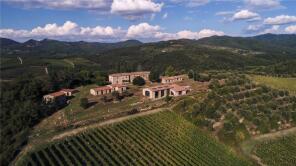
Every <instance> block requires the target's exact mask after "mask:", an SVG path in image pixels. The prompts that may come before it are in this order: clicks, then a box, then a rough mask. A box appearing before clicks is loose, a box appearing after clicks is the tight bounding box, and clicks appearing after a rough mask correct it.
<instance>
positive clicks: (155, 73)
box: [149, 70, 160, 82]
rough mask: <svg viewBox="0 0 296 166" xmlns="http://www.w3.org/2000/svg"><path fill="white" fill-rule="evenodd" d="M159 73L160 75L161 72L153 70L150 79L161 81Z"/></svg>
mask: <svg viewBox="0 0 296 166" xmlns="http://www.w3.org/2000/svg"><path fill="white" fill-rule="evenodd" d="M159 75H160V73H159V72H157V71H155V70H152V71H151V72H150V75H149V80H150V81H152V82H159V81H160V79H159Z"/></svg>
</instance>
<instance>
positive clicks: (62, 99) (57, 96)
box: [43, 91, 67, 104]
mask: <svg viewBox="0 0 296 166" xmlns="http://www.w3.org/2000/svg"><path fill="white" fill-rule="evenodd" d="M43 100H44V102H45V103H54V102H55V103H57V104H66V103H67V98H66V95H65V93H64V92H61V91H58V92H54V93H50V94H47V95H44V96H43Z"/></svg>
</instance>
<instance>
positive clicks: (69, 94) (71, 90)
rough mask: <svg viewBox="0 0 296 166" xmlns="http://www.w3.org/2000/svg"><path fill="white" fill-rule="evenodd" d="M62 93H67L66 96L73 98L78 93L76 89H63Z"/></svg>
mask: <svg viewBox="0 0 296 166" xmlns="http://www.w3.org/2000/svg"><path fill="white" fill-rule="evenodd" d="M60 91H61V92H63V93H65V95H66V96H73V94H74V93H76V92H77V90H76V89H62V90H60Z"/></svg>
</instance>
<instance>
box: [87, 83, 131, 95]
mask: <svg viewBox="0 0 296 166" xmlns="http://www.w3.org/2000/svg"><path fill="white" fill-rule="evenodd" d="M126 90H127V87H126V86H125V85H122V84H112V85H106V86H101V87H97V88H92V89H90V94H92V95H94V96H99V95H105V94H109V93H112V92H114V91H117V92H119V93H122V92H124V91H126Z"/></svg>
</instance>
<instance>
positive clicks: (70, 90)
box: [61, 89, 76, 92]
mask: <svg viewBox="0 0 296 166" xmlns="http://www.w3.org/2000/svg"><path fill="white" fill-rule="evenodd" d="M61 91H62V92H74V91H76V89H62V90H61Z"/></svg>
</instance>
